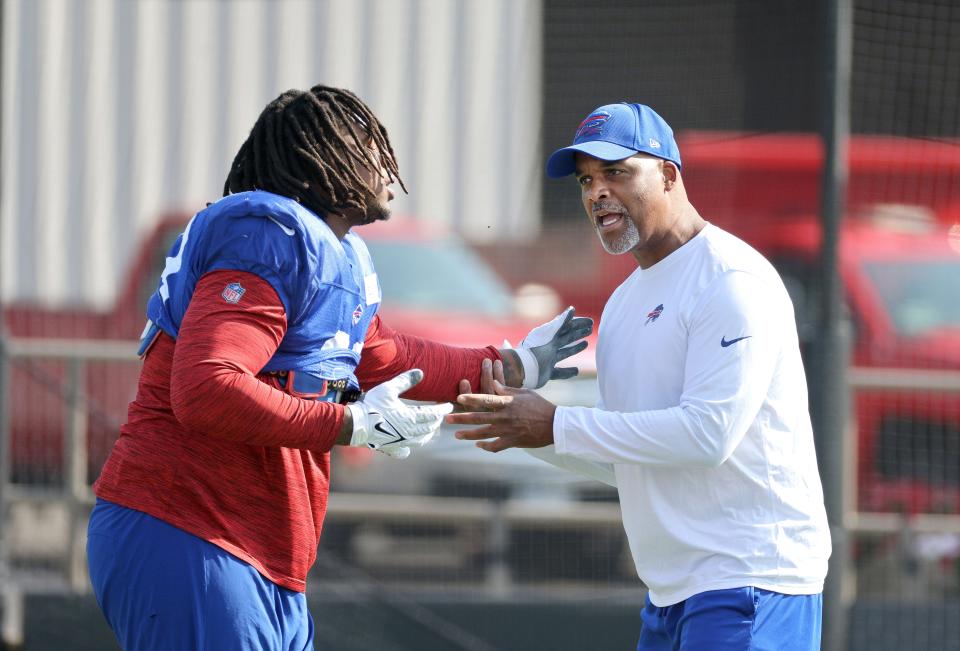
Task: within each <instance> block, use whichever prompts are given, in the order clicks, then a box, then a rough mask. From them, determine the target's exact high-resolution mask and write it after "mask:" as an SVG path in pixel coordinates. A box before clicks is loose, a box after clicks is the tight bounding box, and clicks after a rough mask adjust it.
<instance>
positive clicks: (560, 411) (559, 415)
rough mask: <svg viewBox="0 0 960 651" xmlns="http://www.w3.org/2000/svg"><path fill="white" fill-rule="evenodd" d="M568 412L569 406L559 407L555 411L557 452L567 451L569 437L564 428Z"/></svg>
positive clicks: (554, 429)
mask: <svg viewBox="0 0 960 651" xmlns="http://www.w3.org/2000/svg"><path fill="white" fill-rule="evenodd" d="M566 412H567V407H557V410H556V411H555V412H553V447H554V450H555V451H556V453H557V454H566V453H567V437H566V432H565V431H564V428H563V425H564V421H565V420H566Z"/></svg>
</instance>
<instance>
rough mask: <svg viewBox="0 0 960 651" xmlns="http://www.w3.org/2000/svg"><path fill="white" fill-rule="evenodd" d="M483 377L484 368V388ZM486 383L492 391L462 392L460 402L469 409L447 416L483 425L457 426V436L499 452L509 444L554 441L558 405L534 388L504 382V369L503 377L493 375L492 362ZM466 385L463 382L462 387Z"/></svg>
mask: <svg viewBox="0 0 960 651" xmlns="http://www.w3.org/2000/svg"><path fill="white" fill-rule="evenodd" d="M484 370H485V369H484ZM484 381H485V380H484V373H483V372H481V389H483V385H484ZM487 384H488V386H489V388H490V389H491V390H492V391H491V393H489V394H481V393H463V394H461V395H460V396H458V397H457V405H458V406H459V407H462V408H463V409H465V410H466V411H464V412H461V413H455V414H450V415H448V416H447V417H446V422H448V423H452V424H454V425H483V427H478V428H475V429H467V430H458V431H457V433H456V437H457V438H458V439H463V440H466V441H478V443H477V447H478V448H482V449H484V450H487V451H488V452H500V451H501V450H506V449H507V448H540V447H543V446H545V445H550V444H552V443H553V414H554V412H555V411H556V410H557V407H556V405H554V404H553V403H551V402H550V401H548V400H546V399H544V398H542V397H541V396H540V395H539V394H537V393H536V392H534V391H530V390H528V389H514V388H512V387H508V386H505V385H504V384H503V381H502V371H501V379H499V380H497V379H494V378H493V375H492V365H491V368H490V375H489V376H488V377H487ZM467 385H468V386H469V383H467ZM463 386H464V385H463V382H461V388H463ZM487 439H493V440H492V441H491V440H487Z"/></svg>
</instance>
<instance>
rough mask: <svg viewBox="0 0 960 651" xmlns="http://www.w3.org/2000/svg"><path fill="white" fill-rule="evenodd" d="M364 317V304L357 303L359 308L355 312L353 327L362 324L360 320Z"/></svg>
mask: <svg viewBox="0 0 960 651" xmlns="http://www.w3.org/2000/svg"><path fill="white" fill-rule="evenodd" d="M362 316H363V303H357V307H356V308H355V309H354V310H353V325H357V324H358V323H360V318H361V317H362Z"/></svg>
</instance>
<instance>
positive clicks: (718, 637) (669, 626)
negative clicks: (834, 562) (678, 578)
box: [637, 588, 823, 651]
mask: <svg viewBox="0 0 960 651" xmlns="http://www.w3.org/2000/svg"><path fill="white" fill-rule="evenodd" d="M822 610H823V600H822V595H820V594H815V595H786V594H780V593H779V592H770V591H769V590H761V589H759V588H733V589H730V590H710V591H708V592H702V593H700V594H696V595H694V596H692V597H690V598H689V599H687V600H685V601H681V602H680V603H677V604H674V605H672V606H667V607H665V608H658V607H657V606H654V605H653V604H652V603H650V598H649V597H647V603H646V606H645V607H644V609H643V612H642V613H641V617H642V619H643V629H642V630H641V631H640V641H639V642H638V643H637V651H707V650H714V649H715V650H718V651H719V650H721V649H722V650H723V651H766V650H767V649H769V650H770V651H774V650H775V651H819V649H820V624H821V613H822Z"/></svg>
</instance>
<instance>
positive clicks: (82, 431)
mask: <svg viewBox="0 0 960 651" xmlns="http://www.w3.org/2000/svg"><path fill="white" fill-rule="evenodd" d="M67 375H68V381H69V384H68V386H69V387H70V394H69V403H68V405H67V423H66V425H67V426H66V441H65V444H66V449H65V450H64V456H63V459H64V464H65V469H66V473H65V474H66V476H65V477H64V480H65V481H64V489H65V493H66V495H65V497H66V498H67V504H68V506H69V513H70V534H69V535H70V543H69V547H68V549H67V554H68V558H67V576H68V581H69V583H70V587H71V588H72V589H73V590H74V592H86V590H87V585H88V582H87V571H86V556H85V552H84V547H85V543H86V531H85V527H84V523H85V521H86V510H85V509H86V507H85V503H84V502H85V500H84V498H85V497H86V493H87V490H88V489H87V412H86V408H85V405H84V396H85V395H86V364H85V363H84V360H82V359H80V358H71V359H69V360H68V361H67Z"/></svg>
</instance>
